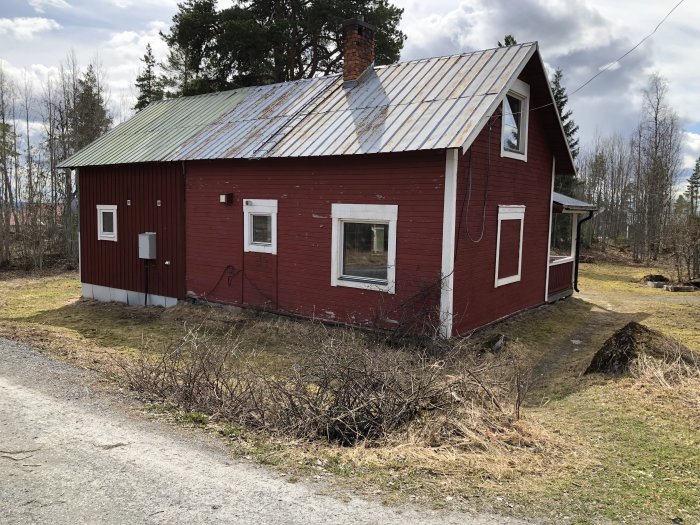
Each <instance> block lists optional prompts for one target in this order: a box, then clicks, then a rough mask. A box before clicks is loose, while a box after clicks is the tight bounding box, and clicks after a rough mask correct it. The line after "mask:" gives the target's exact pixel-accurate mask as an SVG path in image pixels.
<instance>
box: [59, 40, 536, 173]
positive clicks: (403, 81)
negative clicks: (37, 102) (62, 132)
mask: <svg viewBox="0 0 700 525" xmlns="http://www.w3.org/2000/svg"><path fill="white" fill-rule="evenodd" d="M536 51H537V44H536V43H528V44H521V45H515V46H509V47H503V48H496V49H489V50H485V51H477V52H473V53H466V54H462V55H454V56H447V57H439V58H429V59H424V60H415V61H411V62H403V63H398V64H392V65H389V66H381V67H375V68H373V69H369V70H367V72H365V74H363V76H362V77H360V79H359V80H358V81H357V82H355V83H352V84H350V83H348V84H345V83H344V82H343V79H342V76H340V75H330V76H325V77H317V78H312V79H307V80H299V81H295V82H285V83H282V84H273V85H268V86H260V87H253V88H243V89H237V90H233V91H225V92H221V93H214V94H209V95H201V96H194V97H183V98H179V99H170V100H163V101H159V102H155V103H153V104H150V105H149V106H148V107H147V108H146V109H144V110H143V111H141V112H139V113H137V114H136V115H135V116H134V117H132V118H131V119H129V120H127V121H126V122H124V123H122V124H120V125H119V126H117V127H115V128H114V129H113V130H111V131H110V132H108V133H107V134H105V135H104V136H102V137H101V138H99V139H98V140H96V141H95V142H93V143H92V144H90V145H89V146H87V147H86V148H84V149H83V150H81V151H79V152H78V153H76V154H75V155H73V156H72V157H70V158H69V159H67V160H66V161H64V162H63V163H61V165H60V166H61V167H79V166H90V165H105V164H124V163H134V162H151V161H182V160H199V159H231V158H245V159H255V158H267V157H309V156H326V155H355V154H366V153H389V152H396V151H415V150H430V149H447V148H460V147H461V148H465V149H466V148H467V147H469V145H470V144H471V141H473V140H474V138H475V137H476V135H477V134H478V133H479V131H480V130H481V128H482V127H483V125H484V124H485V123H486V121H487V119H488V117H489V116H490V115H492V114H493V111H494V110H495V108H496V106H497V105H498V104H499V103H500V101H501V100H502V98H503V96H504V95H505V93H506V92H507V90H508V88H509V87H510V85H511V84H512V82H513V80H515V79H516V78H517V76H518V75H519V74H520V72H521V71H522V69H523V68H524V67H525V65H526V64H527V62H528V61H529V59H530V58H531V57H532V56H533V54H534V53H535V52H536Z"/></svg>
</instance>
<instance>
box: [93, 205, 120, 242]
mask: <svg viewBox="0 0 700 525" xmlns="http://www.w3.org/2000/svg"><path fill="white" fill-rule="evenodd" d="M97 239H98V240H100V241H114V242H116V241H117V207H116V205H107V204H98V205H97Z"/></svg>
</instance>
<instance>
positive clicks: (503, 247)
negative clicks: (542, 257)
mask: <svg viewBox="0 0 700 525" xmlns="http://www.w3.org/2000/svg"><path fill="white" fill-rule="evenodd" d="M524 229H525V206H521V205H509V206H507V205H499V206H498V233H497V234H496V271H495V277H494V287H495V288H498V287H499V286H504V285H506V284H510V283H515V282H518V281H520V275H521V273H522V267H523V231H524Z"/></svg>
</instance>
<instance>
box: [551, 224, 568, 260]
mask: <svg viewBox="0 0 700 525" xmlns="http://www.w3.org/2000/svg"><path fill="white" fill-rule="evenodd" d="M572 217H573V216H572V215H571V214H569V213H553V214H552V244H551V252H550V253H551V256H552V257H569V256H570V255H572V246H571V228H572V227H573V223H572V220H573V219H572Z"/></svg>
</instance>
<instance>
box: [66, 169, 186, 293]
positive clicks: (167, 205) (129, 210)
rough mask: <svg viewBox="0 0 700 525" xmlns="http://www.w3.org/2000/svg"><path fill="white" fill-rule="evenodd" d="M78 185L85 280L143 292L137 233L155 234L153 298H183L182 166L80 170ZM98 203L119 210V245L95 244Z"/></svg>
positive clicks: (81, 247) (142, 270)
mask: <svg viewBox="0 0 700 525" xmlns="http://www.w3.org/2000/svg"><path fill="white" fill-rule="evenodd" d="M78 184H79V188H80V252H81V281H82V282H84V283H90V284H97V285H100V286H109V287H112V288H119V289H122V290H133V291H137V292H143V291H144V269H143V261H141V260H140V259H139V258H138V234H139V233H143V232H147V231H152V232H156V234H157V236H156V252H157V259H156V261H155V262H154V263H150V264H152V266H151V268H150V269H149V293H153V294H157V295H164V296H168V297H176V298H184V287H183V285H184V277H185V253H184V252H185V246H184V219H185V216H184V177H183V176H182V173H181V168H180V165H179V164H173V163H170V164H155V163H154V164H132V165H124V166H107V167H86V168H80V170H79V172H78ZM127 200H131V206H127ZM158 200H160V201H161V205H160V206H157V201H158ZM98 204H116V205H117V242H113V241H103V240H98V239H97V208H96V206H97V205H98ZM165 261H170V264H169V265H166V264H165Z"/></svg>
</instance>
